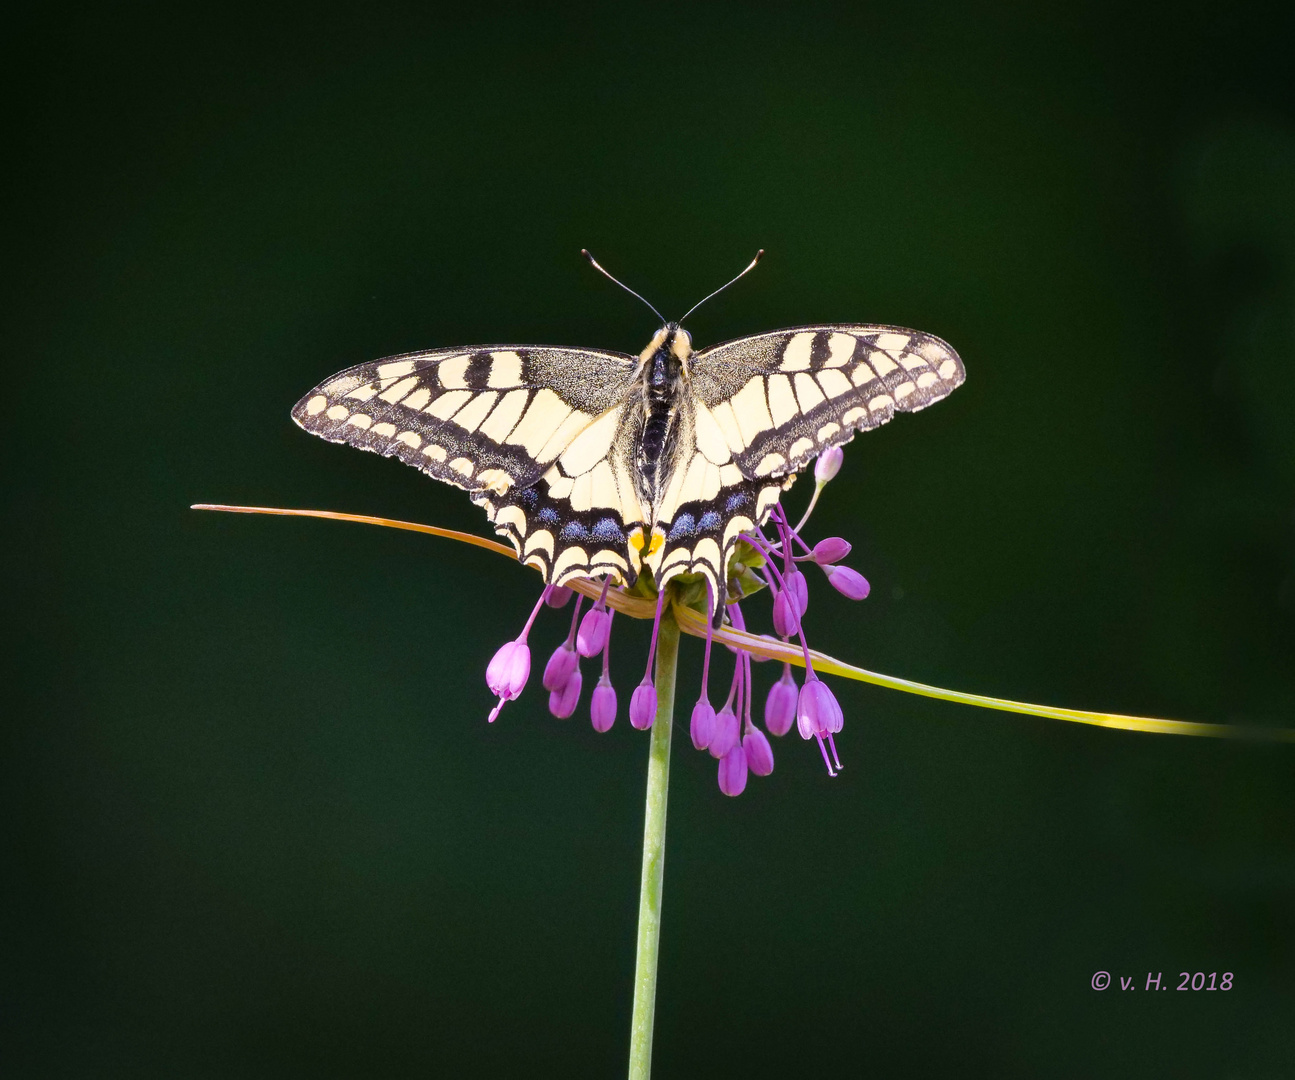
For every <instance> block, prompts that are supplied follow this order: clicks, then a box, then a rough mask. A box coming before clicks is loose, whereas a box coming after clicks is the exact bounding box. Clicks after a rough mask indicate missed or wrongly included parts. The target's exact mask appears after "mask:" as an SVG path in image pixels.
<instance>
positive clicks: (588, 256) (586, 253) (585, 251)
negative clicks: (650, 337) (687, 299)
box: [580, 248, 665, 326]
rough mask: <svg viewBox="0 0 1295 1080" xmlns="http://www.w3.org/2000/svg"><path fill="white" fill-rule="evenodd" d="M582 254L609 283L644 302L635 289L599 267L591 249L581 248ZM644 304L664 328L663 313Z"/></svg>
mask: <svg viewBox="0 0 1295 1080" xmlns="http://www.w3.org/2000/svg"><path fill="white" fill-rule="evenodd" d="M580 254H581V255H583V256H584V257H585V258H586V259H588V260H589V265H590V266H592V267H593V268H594V269H595V270H597V271H598V273H600V274H602V276H603V277H605V278H606V279H607V280H608V281H614V282H616V284H617V285H619V286H620V287H621V288H622V289H624V290H625V291H626V292H627V293H629V294H630V296H638V298H639V299H640V300H643V297H641V296H639V294H638V293H636V292H635V291H634V290H633V289H631V288H630V287H629V286H628V285H626V284H625V282H623V281H619V280H617V279H616V278H614V277H612V276H611V274H609V273H607V271H606V270H604V269H603V268H602V267H601V266H599V265H598V260H597V259H595V258H594V257H593V256H592V255H591V254H590V253H589V249H588V248H581V249H580ZM643 303H645V304H647V306H648V309H649V310H650V311H651V312H652V314H653V315H655V316H656V317H657V318H658V319H660V320H661V325H662V326H664V325H665V316H663V315H662V314H661V312H659V311H657V309H656V308H654V307H653V306H652V305H651V304H648V302H647V301H646V300H643Z"/></svg>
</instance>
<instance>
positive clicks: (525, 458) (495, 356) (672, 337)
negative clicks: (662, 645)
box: [292, 252, 965, 597]
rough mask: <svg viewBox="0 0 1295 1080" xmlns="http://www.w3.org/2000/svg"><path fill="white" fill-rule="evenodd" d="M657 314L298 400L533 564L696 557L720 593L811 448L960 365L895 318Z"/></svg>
mask: <svg viewBox="0 0 1295 1080" xmlns="http://www.w3.org/2000/svg"><path fill="white" fill-rule="evenodd" d="M585 254H586V256H587V257H588V258H589V260H590V262H593V257H592V256H589V255H588V253H587V252H586V253H585ZM759 257H760V256H759V255H757V256H756V260H755V261H758V260H759ZM755 261H753V262H752V263H751V266H748V267H747V269H746V270H744V271H743V272H742V274H745V273H746V272H747V271H749V270H750V269H751V268H752V267H753V266H754V265H755ZM594 266H595V267H597V268H598V269H599V270H602V268H601V267H598V264H597V263H596V262H595V263H594ZM603 273H606V271H603ZM742 274H739V275H738V277H739V278H740V277H741V276H742ZM607 276H608V277H610V276H611V275H610V274H609V275H607ZM612 280H613V281H615V280H616V279H615V278H613V279H612ZM733 280H734V281H736V280H737V278H734V279H733ZM617 284H620V283H619V282H617ZM729 284H732V282H730V283H729ZM622 287H624V286H622ZM725 288H727V286H725ZM627 291H630V292H632V291H633V290H628V289H627ZM717 291H720V290H717ZM633 295H635V296H638V294H637V293H634V294H633ZM711 295H712V296H713V295H715V294H714V293H712V294H711ZM639 298H640V299H642V297H639ZM707 299H709V297H707ZM703 302H704V301H703ZM644 303H646V301H644ZM648 306H649V307H651V305H650V304H649V305H648ZM699 306H700V305H699ZM655 310H656V309H655V308H653V311H654V312H655ZM692 310H693V311H695V310H696V308H695V307H694V308H693V309H692ZM688 314H689V315H691V314H692V311H690V312H689V313H688ZM687 317H688V316H687V315H685V316H684V318H685V319H686V318H687ZM658 318H660V315H659V314H658ZM661 321H662V323H663V324H664V325H662V327H661V329H660V330H658V331H657V332H656V333H655V334H654V335H653V336H652V340H651V341H649V342H648V344H647V347H646V348H645V349H644V350H643V351H642V352H641V353H639V355H638V356H629V355H627V354H624V353H618V352H604V351H601V350H598V349H571V348H561V347H552V346H547V345H541V346H534V345H490V346H474V347H470V348H456V349H434V350H431V351H429V352H413V353H404V354H401V355H399V356H390V357H387V358H386V359H384V360H377V361H374V362H372V363H368V364H360V365H358V366H356V367H352V368H347V369H346V370H345V371H340V372H338V373H337V374H336V375H334V376H332V377H331V378H329V379H327V380H325V381H324V382H323V383H321V384H320V385H319V386H318V387H316V388H315V389H314V390H312V391H311V392H310V393H309V394H307V395H306V396H305V397H303V398H302V399H301V401H299V402H298V403H297V405H296V407H295V408H294V409H293V410H292V417H293V419H294V420H295V421H296V422H297V423H298V424H299V425H300V426H301V427H303V428H305V430H306V431H309V432H311V433H312V434H315V435H318V436H320V437H321V438H324V439H328V440H329V441H330V442H342V443H347V444H349V445H350V446H355V447H359V448H360V449H361V450H372V451H374V452H375V453H379V454H382V455H384V456H386V457H398V458H399V459H400V460H401V461H403V462H405V463H406V464H409V465H413V466H414V467H415V468H418V469H421V470H422V471H423V472H425V473H427V474H428V475H429V476H431V477H434V478H435V479H437V480H443V481H445V482H446V483H449V484H453V485H454V486H455V487H460V488H463V489H464V490H465V491H468V492H470V493H471V495H472V501H473V502H475V503H477V504H478V505H479V506H482V507H484V509H485V511H486V514H487V515H488V516H489V518H490V521H491V522H492V523H493V524H494V527H495V531H496V532H498V533H500V534H501V535H503V536H506V537H507V538H508V539H509V540H510V541H511V542H512V544H513V546H514V547H515V548H516V549H517V555H518V558H519V559H521V560H522V561H523V562H525V563H527V564H528V565H531V566H534V567H536V568H537V569H538V570H539V571H540V572H541V573H542V574H543V575H544V579H545V581H546V582H551V583H554V584H558V585H561V584H562V583H564V582H566V581H569V580H571V579H572V578H576V577H593V578H600V577H603V576H610V577H611V578H612V579H613V580H614V581H618V582H621V583H623V584H627V585H628V584H633V582H634V581H635V579H636V578H637V577H638V575H639V574H640V573H642V572H643V570H644V568H646V569H647V570H648V571H650V572H651V573H652V575H653V577H654V578H655V581H656V583H657V585H658V587H660V586H664V584H665V583H666V582H667V581H668V580H670V579H671V578H673V577H675V576H677V575H680V574H701V575H703V576H704V577H705V578H707V579H708V580H709V582H710V584H711V587H712V588H713V589H714V590H715V591H714V593H713V595H715V596H716V597H720V596H722V595H723V594H722V593H721V592H720V591H719V590H720V586H721V584H723V583H724V582H725V567H726V566H727V565H728V560H729V556H730V555H731V554H732V552H733V549H734V547H735V546H736V545H737V542H738V539H739V537H740V536H741V534H742V533H743V532H744V531H746V530H749V529H752V528H754V527H755V526H757V525H760V524H763V523H764V521H765V520H766V519H767V518H768V516H769V513H770V511H771V510H772V508H773V506H774V504H775V503H776V502H777V501H778V498H779V495H780V494H781V493H782V491H784V490H785V489H787V488H789V487H790V486H791V484H792V482H793V481H794V480H795V478H796V474H797V473H798V472H799V471H800V470H801V469H803V468H804V467H805V466H806V465H807V464H808V463H809V462H810V461H811V460H812V459H813V458H815V457H817V456H818V455H819V454H820V453H822V452H823V451H824V450H826V449H828V448H829V447H833V446H840V445H842V444H843V443H847V442H849V441H850V440H851V439H853V438H854V435H855V433H856V432H858V431H866V430H868V429H870V428H875V427H878V426H879V425H881V424H884V423H886V421H888V420H889V419H890V418H891V417H892V416H894V415H895V413H896V412H917V411H918V410H919V409H924V408H926V406H928V405H930V404H932V403H933V402H936V401H939V400H940V398H942V397H944V396H945V395H947V394H948V393H949V392H950V391H952V390H953V389H954V388H955V387H957V386H959V385H961V383H962V381H963V379H964V378H965V373H964V371H963V366H962V361H961V360H960V359H959V358H958V354H957V353H956V352H954V351H953V349H951V348H950V347H949V346H948V345H947V344H946V343H945V342H943V341H941V340H940V339H939V338H937V337H933V336H932V335H930V334H923V333H920V332H918V331H916V330H906V329H904V328H902V327H897V326H873V325H868V324H858V325H856V324H853V323H846V324H827V325H822V326H798V327H794V328H792V329H788V330H775V331H773V332H771V333H766V334H756V335H753V336H751V337H743V338H738V339H737V340H735V341H728V342H725V343H723V344H721V345H712V346H710V347H709V348H705V349H702V350H700V351H694V350H693V347H692V339H691V337H690V336H689V335H688V333H687V331H685V330H684V329H683V327H682V326H680V325H679V323H677V322H666V320H665V319H662V320H661ZM682 321H683V320H680V322H682Z"/></svg>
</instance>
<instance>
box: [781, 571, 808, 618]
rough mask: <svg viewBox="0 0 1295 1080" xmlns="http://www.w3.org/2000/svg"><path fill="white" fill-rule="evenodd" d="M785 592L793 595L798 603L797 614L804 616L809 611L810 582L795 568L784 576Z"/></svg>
mask: <svg viewBox="0 0 1295 1080" xmlns="http://www.w3.org/2000/svg"><path fill="white" fill-rule="evenodd" d="M783 584H784V588H783V592H789V593H791V595H792V597H793V598H795V601H796V613H797V614H798V615H804V614H805V612H806V611H808V610H809V582H808V581H807V580H806V579H805V575H804V574H802V573H801V572H800V571H799V570H797V569H795V568H793V569H791V570H789V571H788V572H787V573H785V574H784V575H783Z"/></svg>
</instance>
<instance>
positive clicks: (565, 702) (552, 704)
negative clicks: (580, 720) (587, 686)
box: [549, 667, 584, 720]
mask: <svg viewBox="0 0 1295 1080" xmlns="http://www.w3.org/2000/svg"><path fill="white" fill-rule="evenodd" d="M583 682H584V678H583V676H582V675H581V674H580V669H579V668H578V667H577V668H574V669H572V672H571V677H570V678H569V679H567V681H566V683H565V684H564V685H563V686H560V687H559V688H558V689H556V690H554V691H552V692H551V693H550V694H549V712H551V713H552V714H553V715H554V716H556V717H557V718H558V719H559V720H565V719H566V718H567V717H568V716H570V715H571V714H572V713H573V712H575V711H576V706H577V705H579V704H580V685H581V683H583Z"/></svg>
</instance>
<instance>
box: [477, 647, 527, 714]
mask: <svg viewBox="0 0 1295 1080" xmlns="http://www.w3.org/2000/svg"><path fill="white" fill-rule="evenodd" d="M530 674H531V650H530V647H529V646H528V645H527V644H526V642H524V641H521V640H518V641H509V642H507V643H505V644H504V645H502V646H501V647H500V649H499V651H498V652H497V653H495V655H494V657H493V658H492V659H491V661H490V663H489V665H488V666H487V667H486V685H487V686H488V687H490V692H491V693H492V694H494V695H495V696H496V697H498V698H501V699H502V700H504V701H512V700H514V699H515V698H516V697H517V696H518V695H519V694H520V693H521V692H522V690H523V689H524V688H525V686H526V680H527V679H528V678H530Z"/></svg>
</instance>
